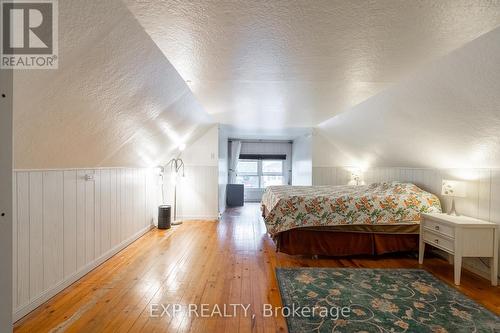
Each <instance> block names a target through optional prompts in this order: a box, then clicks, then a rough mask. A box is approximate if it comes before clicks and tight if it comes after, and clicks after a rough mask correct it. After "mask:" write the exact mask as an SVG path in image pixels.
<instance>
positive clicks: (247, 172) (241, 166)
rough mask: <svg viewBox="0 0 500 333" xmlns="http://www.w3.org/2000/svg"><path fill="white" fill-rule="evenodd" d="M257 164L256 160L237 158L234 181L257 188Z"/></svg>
mask: <svg viewBox="0 0 500 333" xmlns="http://www.w3.org/2000/svg"><path fill="white" fill-rule="evenodd" d="M259 164H260V163H259V161H257V160H239V161H238V168H237V170H236V173H237V174H238V176H237V177H236V183H237V184H243V185H245V187H248V188H259Z"/></svg>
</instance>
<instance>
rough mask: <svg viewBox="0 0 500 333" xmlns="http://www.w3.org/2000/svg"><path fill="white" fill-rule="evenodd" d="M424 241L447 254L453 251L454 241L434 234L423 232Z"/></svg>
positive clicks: (427, 231)
mask: <svg viewBox="0 0 500 333" xmlns="http://www.w3.org/2000/svg"><path fill="white" fill-rule="evenodd" d="M424 241H425V242H426V243H427V244H431V245H434V246H436V247H439V248H441V249H443V250H446V251H449V252H453V251H455V241H454V240H453V239H449V238H446V237H444V236H442V235H440V234H438V233H436V232H432V231H429V230H424Z"/></svg>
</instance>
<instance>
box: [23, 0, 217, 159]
mask: <svg viewBox="0 0 500 333" xmlns="http://www.w3.org/2000/svg"><path fill="white" fill-rule="evenodd" d="M59 59H60V63H59V69H58V70H46V71H43V70H30V71H16V72H15V76H14V92H15V94H14V155H15V156H14V159H15V168H17V169H27V168H30V169H32V168H63V167H96V166H155V165H157V164H158V163H159V162H160V161H164V159H165V158H166V157H168V155H169V153H170V152H171V150H172V149H174V148H175V147H176V146H177V145H178V144H179V143H181V142H187V141H189V140H190V139H191V138H194V137H196V136H197V135H198V134H199V133H200V132H202V131H203V130H204V129H206V128H207V126H208V124H209V123H210V122H211V118H210V117H209V116H208V115H207V114H206V113H205V112H204V111H203V110H202V108H201V106H200V105H199V104H198V102H197V100H196V98H195V97H194V96H193V94H192V93H191V90H190V89H189V87H188V86H187V85H186V83H185V82H184V80H183V79H182V78H181V77H180V76H179V74H178V73H177V71H176V70H175V69H174V67H173V66H172V65H171V64H170V63H169V62H168V60H167V59H166V58H165V56H164V55H163V53H162V52H161V51H160V50H159V49H158V48H157V46H156V44H155V43H154V42H153V41H152V40H151V38H150V37H149V35H148V34H146V33H145V32H144V30H143V28H142V26H141V25H140V24H139V23H138V22H137V21H136V20H135V18H134V17H133V15H132V14H131V13H130V11H129V10H128V9H127V8H126V6H125V5H124V3H123V2H121V1H120V0H106V1H80V0H64V1H59Z"/></svg>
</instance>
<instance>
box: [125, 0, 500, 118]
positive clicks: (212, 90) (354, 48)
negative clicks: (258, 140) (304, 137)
mask: <svg viewBox="0 0 500 333" xmlns="http://www.w3.org/2000/svg"><path fill="white" fill-rule="evenodd" d="M124 1H125V3H126V4H127V6H128V7H129V9H130V10H131V11H132V13H133V14H134V15H135V16H136V18H137V19H138V21H139V22H140V24H141V25H142V26H143V27H144V28H145V30H146V32H147V33H148V34H149V35H150V36H151V38H152V39H153V41H154V42H155V43H156V44H157V45H158V46H159V48H160V49H161V50H162V52H163V53H164V54H165V56H166V58H167V59H168V60H169V61H170V62H171V63H172V64H173V66H174V67H175V68H176V69H177V71H178V72H179V73H180V75H181V76H182V77H183V78H184V80H187V81H188V82H189V86H190V88H191V89H192V91H193V92H194V94H195V96H196V97H197V98H198V100H199V101H200V103H201V104H202V106H203V107H204V109H205V111H206V112H208V113H209V114H211V115H212V116H213V117H214V119H215V120H216V121H219V122H221V123H224V124H231V125H234V126H238V127H245V128H284V127H289V126H292V127H296V126H299V127H305V126H314V125H317V124H318V123H320V122H322V121H325V120H327V119H329V118H331V117H332V116H334V115H335V114H338V113H339V112H342V111H344V110H346V109H349V108H350V107H352V106H354V105H356V104H358V103H360V102H362V101H364V100H366V99H367V98H368V97H370V96H373V95H374V94H376V93H378V92H380V91H381V90H383V89H385V88H387V87H388V86H390V85H391V84H393V83H394V82H397V81H398V80H400V79H401V78H402V77H404V76H407V75H408V74H410V73H412V72H413V71H415V70H416V69H417V68H419V67H420V66H422V65H423V64H425V63H427V62H429V61H430V60H432V59H435V58H437V57H440V56H443V55H445V54H447V53H449V52H451V51H452V50H454V49H456V48H458V47H460V46H462V45H464V44H466V43H468V42H470V41H471V40H473V39H475V38H477V37H478V36H480V35H482V34H484V33H486V32H488V31H490V30H492V29H493V28H495V27H496V26H498V25H499V24H500V9H499V5H500V4H499V3H498V2H496V1H486V0H484V1H479V0H468V1H460V0H439V1H435V0H422V1H414V0H408V1H400V0H390V1H382V0H377V1H366V0H363V1H345V0H342V1H334V0H323V1H310V0H298V1H288V0H286V1H285V0H277V1H264V0H259V1H248V0H228V1H213V0H200V1H185V0H141V1H138V0H124Z"/></svg>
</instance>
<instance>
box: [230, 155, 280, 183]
mask: <svg viewBox="0 0 500 333" xmlns="http://www.w3.org/2000/svg"><path fill="white" fill-rule="evenodd" d="M240 161H244V162H257V173H253V172H241V173H240V172H238V171H236V177H238V176H252V177H258V182H259V186H258V187H247V188H248V189H252V190H264V189H265V187H263V186H262V185H263V181H262V177H264V176H280V177H283V185H285V183H286V177H285V172H286V171H285V160H248V159H241V160H240V159H238V163H239V162H240ZM263 161H273V162H276V161H277V162H281V172H264V170H263V168H262V164H263V163H262V162H263Z"/></svg>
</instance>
